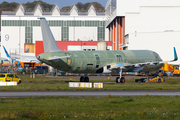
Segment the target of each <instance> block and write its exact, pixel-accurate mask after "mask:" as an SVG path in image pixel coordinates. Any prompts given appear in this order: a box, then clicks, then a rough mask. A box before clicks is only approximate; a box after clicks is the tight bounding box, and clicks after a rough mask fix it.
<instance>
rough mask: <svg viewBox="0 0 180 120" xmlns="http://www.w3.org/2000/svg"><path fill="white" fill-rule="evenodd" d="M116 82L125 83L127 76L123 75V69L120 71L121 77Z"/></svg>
mask: <svg viewBox="0 0 180 120" xmlns="http://www.w3.org/2000/svg"><path fill="white" fill-rule="evenodd" d="M116 83H125V78H124V77H122V69H120V71H119V77H117V78H116Z"/></svg>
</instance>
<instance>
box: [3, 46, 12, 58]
mask: <svg viewBox="0 0 180 120" xmlns="http://www.w3.org/2000/svg"><path fill="white" fill-rule="evenodd" d="M3 49H4V52H5V53H6V56H7V57H8V58H11V57H10V55H9V54H8V52H7V50H6V48H5V47H4V46H3Z"/></svg>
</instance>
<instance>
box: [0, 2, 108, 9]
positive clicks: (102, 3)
mask: <svg viewBox="0 0 180 120" xmlns="http://www.w3.org/2000/svg"><path fill="white" fill-rule="evenodd" d="M3 1H6V2H16V3H26V2H28V1H29V2H33V1H34V0H2V1H1V2H0V3H2V2H3ZM42 1H43V2H46V3H49V4H53V5H54V4H57V5H58V6H59V7H60V8H62V7H64V6H71V5H74V4H76V3H78V2H81V3H83V4H84V3H87V2H99V3H101V5H103V6H104V7H105V5H106V2H107V0H42Z"/></svg>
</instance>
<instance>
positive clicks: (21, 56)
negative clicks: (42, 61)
mask: <svg viewBox="0 0 180 120" xmlns="http://www.w3.org/2000/svg"><path fill="white" fill-rule="evenodd" d="M11 57H12V58H28V59H33V60H37V58H36V57H35V56H25V55H11Z"/></svg>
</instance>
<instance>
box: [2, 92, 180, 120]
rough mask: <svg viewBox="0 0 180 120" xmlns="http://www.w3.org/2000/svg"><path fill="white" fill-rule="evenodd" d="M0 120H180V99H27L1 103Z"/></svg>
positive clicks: (7, 99)
mask: <svg viewBox="0 0 180 120" xmlns="http://www.w3.org/2000/svg"><path fill="white" fill-rule="evenodd" d="M0 106H1V109H0V119H12V120H16V119H23V120H29V119H45V120H46V119H53V120H56V119H60V118H63V119H64V118H66V119H73V120H74V119H75V120H81V119H87V120H92V119H94V120H99V119H101V120H104V119H108V120H119V119H153V120H157V119H158V120H159V119H174V120H179V119H180V97H179V96H174V97H164V96H149V95H145V96H138V97H121V96H119V97H112V96H111V95H108V96H106V97H93V96H92V97H27V98H4V99H0Z"/></svg>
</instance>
